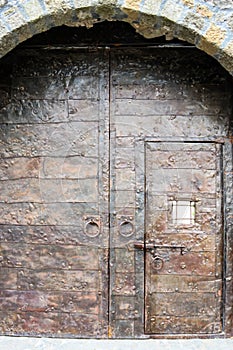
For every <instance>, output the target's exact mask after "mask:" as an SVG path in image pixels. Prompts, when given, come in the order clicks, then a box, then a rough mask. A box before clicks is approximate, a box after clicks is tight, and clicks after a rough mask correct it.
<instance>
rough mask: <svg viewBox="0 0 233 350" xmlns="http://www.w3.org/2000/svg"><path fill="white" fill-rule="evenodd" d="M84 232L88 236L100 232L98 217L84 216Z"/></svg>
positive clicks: (96, 234) (94, 235)
mask: <svg viewBox="0 0 233 350" xmlns="http://www.w3.org/2000/svg"><path fill="white" fill-rule="evenodd" d="M84 232H85V234H86V235H87V236H88V237H90V238H94V237H97V236H98V235H99V234H100V219H99V217H90V218H85V224H84Z"/></svg>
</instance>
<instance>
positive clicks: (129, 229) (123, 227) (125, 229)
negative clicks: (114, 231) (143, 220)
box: [119, 220, 134, 237]
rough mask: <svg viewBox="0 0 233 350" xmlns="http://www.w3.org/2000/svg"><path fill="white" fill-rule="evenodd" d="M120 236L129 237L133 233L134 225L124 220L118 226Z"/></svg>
mask: <svg viewBox="0 0 233 350" xmlns="http://www.w3.org/2000/svg"><path fill="white" fill-rule="evenodd" d="M119 231H120V234H121V235H122V236H124V237H130V236H131V235H132V234H133V233H134V225H133V223H132V222H131V221H130V220H124V221H122V222H121V223H120V225H119Z"/></svg>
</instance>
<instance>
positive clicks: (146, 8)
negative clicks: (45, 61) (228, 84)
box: [0, 0, 233, 75]
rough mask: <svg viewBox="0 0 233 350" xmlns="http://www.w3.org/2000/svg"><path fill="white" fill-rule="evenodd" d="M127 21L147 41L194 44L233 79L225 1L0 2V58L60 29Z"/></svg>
mask: <svg viewBox="0 0 233 350" xmlns="http://www.w3.org/2000/svg"><path fill="white" fill-rule="evenodd" d="M104 20H108V21H117V20H118V21H126V22H128V23H130V24H131V25H132V26H133V27H134V28H135V29H136V30H137V32H139V33H140V34H142V35H143V36H145V37H147V38H153V37H158V36H161V35H165V36H166V38H167V40H169V39H172V38H173V37H175V38H178V39H181V40H184V41H187V42H190V43H192V44H195V45H196V46H197V47H198V48H199V49H201V50H203V51H204V52H206V53H207V54H209V55H211V56H213V57H214V58H216V59H217V60H218V61H219V62H220V64H221V65H222V66H223V67H224V68H225V69H226V70H227V71H228V72H229V73H230V74H232V75H233V24H232V23H233V9H232V6H231V5H230V4H229V1H228V0H211V1H209V2H208V4H205V5H203V2H202V1H201V0H176V1H174V0H141V1H140V0H79V1H78V0H21V1H19V0H0V56H1V57H2V56H4V55H5V54H6V53H7V52H9V51H11V50H12V49H13V48H14V47H16V46H17V45H18V44H19V43H21V42H22V41H24V40H26V39H28V38H30V37H32V36H33V35H35V34H38V33H41V32H44V31H47V30H48V29H50V28H52V27H55V26H60V25H67V26H86V27H91V26H93V25H94V24H95V23H97V22H100V21H104Z"/></svg>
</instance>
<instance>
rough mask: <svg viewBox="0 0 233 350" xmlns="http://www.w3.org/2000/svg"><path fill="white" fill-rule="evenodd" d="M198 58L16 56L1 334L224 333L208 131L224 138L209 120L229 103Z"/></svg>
mask: <svg viewBox="0 0 233 350" xmlns="http://www.w3.org/2000/svg"><path fill="white" fill-rule="evenodd" d="M195 55H196V56H195ZM198 59H200V57H199V53H196V54H194V55H193V51H192V50H190V51H189V50H188V49H184V50H182V49H180V50H175V49H167V50H166V49H156V50H152V49H128V50H127V51H126V50H120V49H115V50H114V49H113V50H112V49H111V50H109V49H99V50H93V51H91V52H89V51H86V50H81V49H80V50H79V51H74V52H72V51H71V52H60V51H57V50H55V52H53V51H51V52H48V53H44V54H43V55H38V52H37V51H36V50H35V51H32V50H29V51H28V52H27V51H23V52H19V53H18V56H17V59H16V62H14V65H13V68H12V69H13V73H12V74H13V79H12V81H11V83H10V89H11V95H12V100H11V102H10V104H9V105H8V106H7V107H6V108H5V109H4V110H3V112H2V113H1V144H2V160H1V173H2V179H3V180H4V182H3V181H2V190H1V197H2V201H1V204H0V205H1V209H2V216H1V237H2V238H1V240H2V241H1V250H2V254H1V255H2V260H1V266H2V269H3V270H2V271H3V272H4V273H5V275H6V276H8V275H9V276H8V278H7V279H6V280H5V281H3V290H2V297H4V300H5V301H4V302H5V311H4V315H3V314H2V315H1V319H2V321H3V322H1V326H0V328H1V332H2V333H4V334H6V333H8V332H9V329H11V333H12V332H13V333H14V334H30V335H31V334H44V335H50V334H53V335H54V334H57V335H58V336H74V337H94V338H96V337H99V338H106V337H109V338H117V337H118V338H122V337H123V338H134V337H147V336H166V335H179V334H181V335H184V334H186V335H187V334H188V335H193V334H209V335H210V334H218V333H220V332H221V331H222V251H223V249H222V217H221V213H222V189H221V162H220V160H221V147H222V146H221V144H219V143H217V142H214V141H213V140H214V137H213V136H215V135H214V133H216V132H217V133H218V134H222V133H224V130H222V128H223V127H222V126H221V125H220V124H219V125H218V122H217V121H216V120H215V123H216V124H217V127H218V131H216V130H217V129H216V124H215V125H214V124H213V119H214V118H215V116H216V113H220V111H223V107H224V104H225V103H226V101H225V100H224V97H223V96H222V94H221V93H220V92H219V91H220V89H219V80H218V74H219V72H218V67H217V66H213V67H212V68H211V69H209V65H208V61H207V62H206V63H205V62H204V63H203V66H202V67H201V69H200V71H199V72H198V73H197V72H196V70H195V69H194V68H192V67H193V66H192V65H194V66H195V62H196V61H198ZM195 60H196V61H195ZM192 61H193V62H194V63H192ZM187 62H191V63H189V65H188V66H187V67H186V66H185V64H186V63H187ZM207 72H208V73H207ZM222 84H223V85H224V82H222ZM213 96H214V98H213ZM218 136H219V135H218ZM15 315H17V317H16V316H15ZM9 327H10V328H9Z"/></svg>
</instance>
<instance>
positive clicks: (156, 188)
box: [145, 142, 222, 334]
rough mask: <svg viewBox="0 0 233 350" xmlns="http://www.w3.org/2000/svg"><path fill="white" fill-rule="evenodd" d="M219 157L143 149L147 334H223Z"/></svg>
mask: <svg viewBox="0 0 233 350" xmlns="http://www.w3.org/2000/svg"><path fill="white" fill-rule="evenodd" d="M220 153H221V148H220V145H218V144H213V143H192V142H189V143H187V142H182V143H176V142H167V143H166V142H165V143H163V142H157V143H156V142H147V143H146V188H147V193H146V221H145V225H146V226H145V227H146V228H145V231H146V237H145V239H146V242H145V249H146V267H145V269H146V271H145V276H146V277H145V286H146V290H145V331H146V333H149V334H153V333H154V334H195V333H196V334H208V333H210V334H211V333H219V332H221V331H222V323H221V303H222V217H221V196H222V193H221V179H220Z"/></svg>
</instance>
